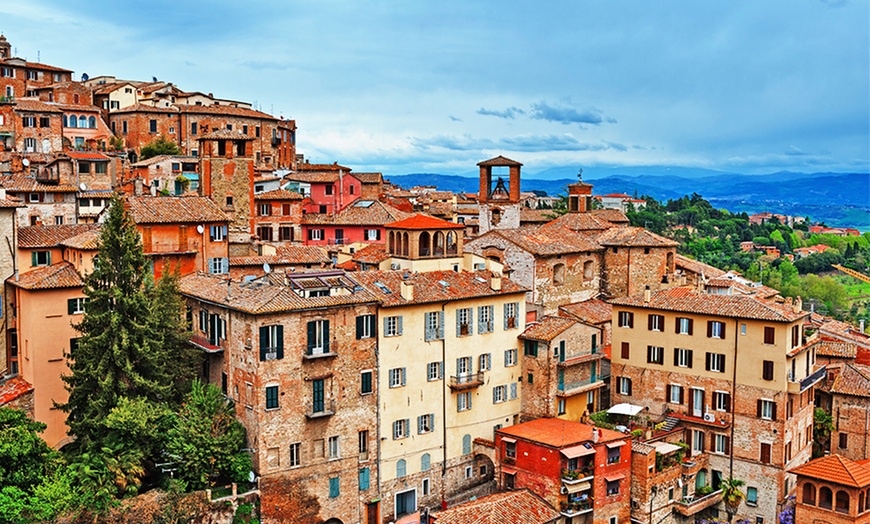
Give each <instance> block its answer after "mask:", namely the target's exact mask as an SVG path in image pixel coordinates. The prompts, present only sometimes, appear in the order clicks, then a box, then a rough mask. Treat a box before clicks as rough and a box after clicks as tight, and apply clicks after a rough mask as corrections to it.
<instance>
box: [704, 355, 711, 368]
mask: <svg viewBox="0 0 870 524" xmlns="http://www.w3.org/2000/svg"><path fill="white" fill-rule="evenodd" d="M711 357H712V354H711V353H710V352H709V351H708V352H707V356H706V357H705V363H704V366H705V369H706V370H707V371H710V358H711Z"/></svg>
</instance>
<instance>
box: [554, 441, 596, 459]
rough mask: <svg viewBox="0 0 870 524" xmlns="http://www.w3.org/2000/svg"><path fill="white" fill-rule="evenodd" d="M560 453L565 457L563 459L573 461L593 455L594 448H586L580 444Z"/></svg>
mask: <svg viewBox="0 0 870 524" xmlns="http://www.w3.org/2000/svg"><path fill="white" fill-rule="evenodd" d="M561 452H562V454H563V455H565V458H569V459H573V458H577V457H585V456H586V455H594V454H595V448H593V447H591V446H590V447H588V448H587V447H586V445H585V444H580V445H579V446H571V447H570V448H565V449H563V450H561Z"/></svg>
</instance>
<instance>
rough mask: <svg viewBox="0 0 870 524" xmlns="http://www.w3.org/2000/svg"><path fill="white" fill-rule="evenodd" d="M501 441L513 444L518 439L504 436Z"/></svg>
mask: <svg viewBox="0 0 870 524" xmlns="http://www.w3.org/2000/svg"><path fill="white" fill-rule="evenodd" d="M501 441H502V442H510V443H511V444H513V443H515V442H516V441H517V439H515V438H508V437H502V438H501Z"/></svg>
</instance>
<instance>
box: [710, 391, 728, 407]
mask: <svg viewBox="0 0 870 524" xmlns="http://www.w3.org/2000/svg"><path fill="white" fill-rule="evenodd" d="M728 395H729V393H727V392H725V391H714V392H713V406H712V407H713V410H715V411H726V409H725V408H726V404H725V399H726V398H728Z"/></svg>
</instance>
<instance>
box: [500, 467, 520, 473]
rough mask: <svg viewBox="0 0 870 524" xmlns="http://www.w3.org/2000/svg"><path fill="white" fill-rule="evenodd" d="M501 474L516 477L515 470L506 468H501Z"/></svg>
mask: <svg viewBox="0 0 870 524" xmlns="http://www.w3.org/2000/svg"><path fill="white" fill-rule="evenodd" d="M501 472H502V473H506V474H508V475H516V474H517V470H515V469H514V468H510V467H508V466H502V467H501Z"/></svg>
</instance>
